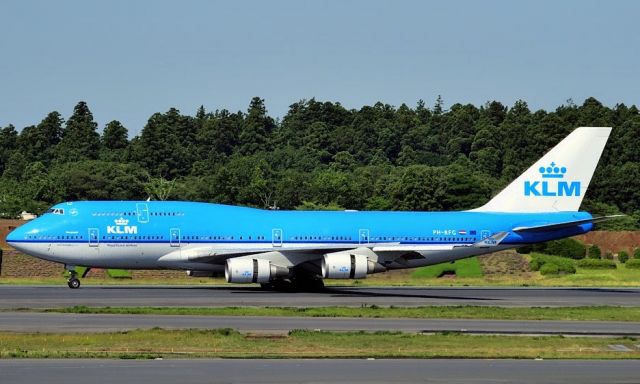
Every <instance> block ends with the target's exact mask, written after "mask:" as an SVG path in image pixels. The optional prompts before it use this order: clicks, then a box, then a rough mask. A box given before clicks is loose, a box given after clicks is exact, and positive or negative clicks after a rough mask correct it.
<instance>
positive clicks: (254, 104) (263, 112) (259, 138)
mask: <svg viewBox="0 0 640 384" xmlns="http://www.w3.org/2000/svg"><path fill="white" fill-rule="evenodd" d="M274 127H275V123H274V121H273V119H272V118H271V117H269V116H267V108H266V107H265V105H264V99H261V98H259V97H254V98H253V99H252V100H251V104H250V105H249V110H248V111H247V116H246V118H245V119H244V122H243V124H242V129H241V131H240V137H239V138H240V147H239V151H240V153H241V154H243V155H251V154H254V153H256V152H259V151H264V150H266V149H267V143H268V142H269V135H270V134H271V132H272V131H273V129H274Z"/></svg>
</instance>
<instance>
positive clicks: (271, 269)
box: [224, 258, 289, 283]
mask: <svg viewBox="0 0 640 384" xmlns="http://www.w3.org/2000/svg"><path fill="white" fill-rule="evenodd" d="M288 275H289V268H286V267H281V266H279V265H274V264H272V263H271V262H270V261H269V260H265V259H244V258H242V259H240V258H236V259H227V263H226V265H225V267H224V277H225V278H226V279H227V282H229V283H268V282H269V281H271V280H274V279H275V278H278V277H286V276H288Z"/></svg>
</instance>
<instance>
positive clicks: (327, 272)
mask: <svg viewBox="0 0 640 384" xmlns="http://www.w3.org/2000/svg"><path fill="white" fill-rule="evenodd" d="M383 271H384V267H382V266H381V265H379V264H377V263H375V262H373V261H371V260H369V258H368V257H367V256H365V255H357V254H353V253H349V252H336V253H328V254H326V255H324V257H323V258H322V277H324V278H327V279H364V278H366V277H367V274H368V273H374V272H383Z"/></svg>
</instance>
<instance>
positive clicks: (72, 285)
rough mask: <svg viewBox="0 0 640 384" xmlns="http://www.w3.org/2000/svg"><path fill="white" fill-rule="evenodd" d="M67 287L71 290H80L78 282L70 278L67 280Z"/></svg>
mask: <svg viewBox="0 0 640 384" xmlns="http://www.w3.org/2000/svg"><path fill="white" fill-rule="evenodd" d="M67 285H68V286H69V288H71V289H78V288H80V280H78V279H76V278H71V279H69V280H67Z"/></svg>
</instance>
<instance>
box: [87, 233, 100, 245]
mask: <svg viewBox="0 0 640 384" xmlns="http://www.w3.org/2000/svg"><path fill="white" fill-rule="evenodd" d="M98 244H100V231H99V230H98V228H89V246H90V247H97V246H98Z"/></svg>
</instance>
